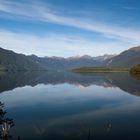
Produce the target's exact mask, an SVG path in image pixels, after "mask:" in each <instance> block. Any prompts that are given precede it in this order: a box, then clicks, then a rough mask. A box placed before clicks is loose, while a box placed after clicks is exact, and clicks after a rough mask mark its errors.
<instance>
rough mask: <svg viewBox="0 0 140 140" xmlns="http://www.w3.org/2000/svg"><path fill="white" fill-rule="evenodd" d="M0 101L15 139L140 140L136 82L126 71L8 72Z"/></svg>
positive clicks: (0, 79)
mask: <svg viewBox="0 0 140 140" xmlns="http://www.w3.org/2000/svg"><path fill="white" fill-rule="evenodd" d="M0 101H1V102H2V103H4V109H5V110H6V111H7V114H6V116H7V117H9V118H12V119H13V120H14V124H15V126H13V127H12V128H11V129H10V135H11V137H12V139H14V140H17V139H18V138H20V139H21V140H127V139H129V140H135V139H136V140H140V81H138V80H135V79H133V78H132V77H130V76H129V75H128V74H127V73H118V74H117V73H115V74H94V75H80V74H74V73H69V72H57V73H50V72H46V73H45V72H41V73H39V72H32V73H30V72H26V73H23V72H21V73H7V74H5V75H1V76H0ZM9 139H10V138H9Z"/></svg>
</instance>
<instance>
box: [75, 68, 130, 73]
mask: <svg viewBox="0 0 140 140" xmlns="http://www.w3.org/2000/svg"><path fill="white" fill-rule="evenodd" d="M72 72H76V73H112V72H129V69H128V68H108V67H82V68H77V69H73V70H72Z"/></svg>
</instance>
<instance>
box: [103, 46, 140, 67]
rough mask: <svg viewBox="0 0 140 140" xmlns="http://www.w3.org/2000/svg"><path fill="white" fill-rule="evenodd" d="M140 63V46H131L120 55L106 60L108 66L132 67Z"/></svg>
mask: <svg viewBox="0 0 140 140" xmlns="http://www.w3.org/2000/svg"><path fill="white" fill-rule="evenodd" d="M139 63H140V46H137V47H133V48H130V49H128V50H126V51H124V52H122V53H120V54H119V55H117V56H115V57H113V58H111V59H108V60H107V61H105V65H106V66H111V67H132V66H134V65H136V64H139Z"/></svg>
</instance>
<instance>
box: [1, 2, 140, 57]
mask: <svg viewBox="0 0 140 140" xmlns="http://www.w3.org/2000/svg"><path fill="white" fill-rule="evenodd" d="M139 13H140V0H0V47H2V48H5V49H9V50H13V51H15V52H17V53H23V54H27V55H31V54H35V55H38V56H41V57H43V56H61V57H70V56H82V55H85V54H86V55H91V56H99V55H103V54H119V53H120V52H122V51H124V50H126V49H129V48H131V47H134V46H138V45H140V26H139V25H140V16H139Z"/></svg>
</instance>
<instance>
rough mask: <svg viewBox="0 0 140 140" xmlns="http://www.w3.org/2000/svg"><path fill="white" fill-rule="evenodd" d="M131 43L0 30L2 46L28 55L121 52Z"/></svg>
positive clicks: (0, 45)
mask: <svg viewBox="0 0 140 140" xmlns="http://www.w3.org/2000/svg"><path fill="white" fill-rule="evenodd" d="M131 45H132V44H129V45H128V44H127V43H121V42H107V41H105V42H98V41H89V40H86V39H84V38H80V37H79V38H78V37H75V36H65V35H60V34H59V37H58V35H56V34H55V35H53V34H51V35H47V36H44V37H39V36H35V35H31V34H29V35H27V34H22V33H14V32H9V31H4V30H3V31H2V30H1V31H0V47H3V48H5V49H10V50H13V51H15V52H18V53H24V54H27V55H30V54H36V55H38V56H63V57H69V56H75V55H84V54H88V55H91V56H97V55H102V54H105V53H106V54H112V53H113V54H114V52H115V53H120V52H121V51H122V46H123V47H124V49H126V48H127V47H128V46H130V47H131ZM133 45H134V44H133ZM97 48H98V49H97Z"/></svg>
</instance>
